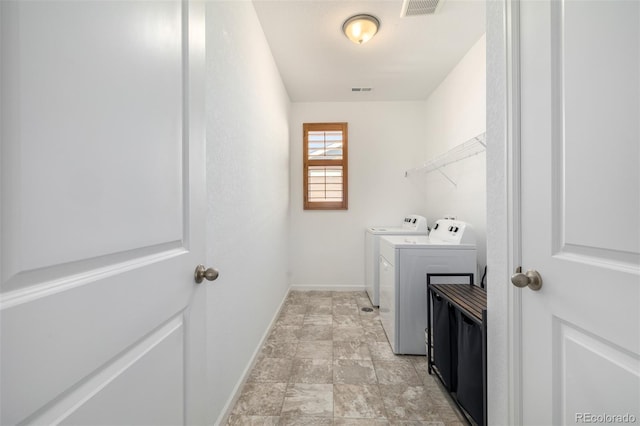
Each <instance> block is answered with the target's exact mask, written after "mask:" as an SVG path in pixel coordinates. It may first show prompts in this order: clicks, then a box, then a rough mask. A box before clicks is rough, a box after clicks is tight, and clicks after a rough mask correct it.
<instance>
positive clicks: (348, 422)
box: [333, 417, 389, 426]
mask: <svg viewBox="0 0 640 426" xmlns="http://www.w3.org/2000/svg"><path fill="white" fill-rule="evenodd" d="M333 424H334V425H335V426H389V421H387V420H385V419H349V418H346V417H337V418H335V419H334V420H333Z"/></svg>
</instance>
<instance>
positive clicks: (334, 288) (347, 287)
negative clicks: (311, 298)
mask: <svg viewBox="0 0 640 426" xmlns="http://www.w3.org/2000/svg"><path fill="white" fill-rule="evenodd" d="M290 290H295V291H365V288H364V285H297V284H293V285H292V286H291V287H290Z"/></svg>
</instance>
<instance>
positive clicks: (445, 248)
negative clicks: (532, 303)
mask: <svg viewBox="0 0 640 426" xmlns="http://www.w3.org/2000/svg"><path fill="white" fill-rule="evenodd" d="M379 267H380V320H381V322H382V327H383V328H384V331H385V332H386V334H387V338H388V339H389V343H390V344H391V348H392V349H393V352H394V353H396V354H414V355H425V353H426V349H425V345H424V330H425V328H427V296H426V276H427V273H473V274H474V275H475V273H476V245H475V237H474V235H473V230H472V229H471V227H470V226H469V225H468V224H466V223H464V222H461V221H457V220H448V219H441V220H438V221H437V222H436V224H435V226H434V227H433V229H431V233H430V234H429V236H428V237H427V236H414V235H401V236H387V237H382V238H381V239H380V260H379ZM442 282H446V281H442Z"/></svg>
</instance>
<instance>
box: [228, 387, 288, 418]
mask: <svg viewBox="0 0 640 426" xmlns="http://www.w3.org/2000/svg"><path fill="white" fill-rule="evenodd" d="M286 389H287V384H286V383H246V384H245V385H244V388H243V389H242V393H241V394H240V398H238V402H236V405H235V407H234V409H233V412H232V414H238V415H254V416H279V415H280V409H281V408H282V402H283V400H284V396H285V392H286Z"/></svg>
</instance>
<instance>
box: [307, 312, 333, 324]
mask: <svg viewBox="0 0 640 426" xmlns="http://www.w3.org/2000/svg"><path fill="white" fill-rule="evenodd" d="M303 324H304V325H333V316H331V315H323V314H307V315H305V317H304V323H303Z"/></svg>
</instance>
